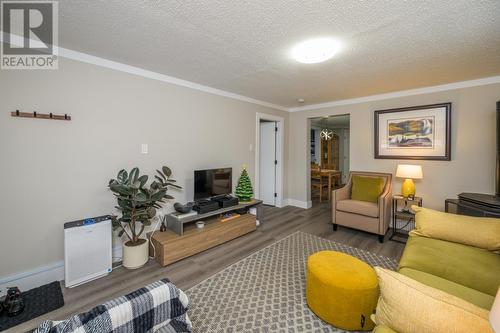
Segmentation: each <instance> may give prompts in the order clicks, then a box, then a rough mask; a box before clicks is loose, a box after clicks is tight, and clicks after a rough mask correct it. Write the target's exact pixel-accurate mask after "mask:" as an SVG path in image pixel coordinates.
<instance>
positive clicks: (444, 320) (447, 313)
mask: <svg viewBox="0 0 500 333" xmlns="http://www.w3.org/2000/svg"><path fill="white" fill-rule="evenodd" d="M375 271H376V272H377V276H378V279H379V286H380V297H379V300H378V304H377V309H376V314H375V315H374V316H372V320H373V321H374V322H375V323H376V324H377V325H385V326H388V327H390V328H391V329H393V330H395V331H397V332H399V333H449V332H454V333H493V331H492V329H491V328H490V325H489V323H488V315H489V312H488V311H487V310H485V309H482V308H480V307H478V306H475V305H474V304H472V303H469V302H467V301H464V300H462V299H460V298H458V297H455V296H453V295H450V294H447V293H445V292H444V291H441V290H438V289H434V288H431V287H428V286H426V285H424V284H422V283H420V282H417V281H416V280H413V279H410V278H409V277H406V276H404V275H402V274H399V273H396V272H393V271H389V270H387V269H383V268H380V267H375Z"/></svg>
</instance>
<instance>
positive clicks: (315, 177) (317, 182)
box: [311, 169, 328, 202]
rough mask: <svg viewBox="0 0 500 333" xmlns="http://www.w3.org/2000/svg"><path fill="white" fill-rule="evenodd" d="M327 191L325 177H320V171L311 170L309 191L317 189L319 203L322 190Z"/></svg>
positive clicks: (321, 199) (321, 197)
mask: <svg viewBox="0 0 500 333" xmlns="http://www.w3.org/2000/svg"><path fill="white" fill-rule="evenodd" d="M325 188H326V189H327V191H328V180H326V181H325V177H323V176H322V175H321V171H320V170H319V169H317V170H311V189H313V190H315V189H317V190H318V192H319V202H321V201H323V189H325Z"/></svg>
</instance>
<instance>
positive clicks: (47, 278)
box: [0, 244, 122, 296]
mask: <svg viewBox="0 0 500 333" xmlns="http://www.w3.org/2000/svg"><path fill="white" fill-rule="evenodd" d="M112 253H113V262H116V261H121V258H122V246H121V244H120V245H118V246H115V247H114V248H113V252H112ZM62 280H64V260H61V261H58V262H55V263H53V264H50V265H46V266H42V267H38V268H35V269H32V270H29V271H25V272H21V273H17V274H13V275H9V276H4V277H0V296H2V295H4V294H5V292H6V291H7V288H8V287H14V286H15V287H18V288H19V289H20V290H21V291H27V290H30V289H33V288H36V287H40V286H43V285H44V284H47V283H50V282H53V281H62Z"/></svg>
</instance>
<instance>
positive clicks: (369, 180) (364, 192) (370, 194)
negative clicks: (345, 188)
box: [351, 175, 384, 203]
mask: <svg viewBox="0 0 500 333" xmlns="http://www.w3.org/2000/svg"><path fill="white" fill-rule="evenodd" d="M383 190H384V178H382V177H371V176H357V175H354V176H352V189H351V199H352V200H359V201H367V202H374V203H377V202H378V198H379V197H380V195H381V194H382V191H383Z"/></svg>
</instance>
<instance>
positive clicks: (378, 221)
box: [332, 171, 392, 243]
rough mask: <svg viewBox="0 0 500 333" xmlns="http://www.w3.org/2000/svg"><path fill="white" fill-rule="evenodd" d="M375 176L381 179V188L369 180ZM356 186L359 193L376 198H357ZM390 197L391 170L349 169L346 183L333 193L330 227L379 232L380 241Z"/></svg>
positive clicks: (388, 214) (387, 223) (389, 214)
mask: <svg viewBox="0 0 500 333" xmlns="http://www.w3.org/2000/svg"><path fill="white" fill-rule="evenodd" d="M376 179H380V180H382V182H381V184H380V185H381V187H380V188H377V189H374V188H373V186H374V185H373V182H372V181H371V180H376ZM356 181H358V183H359V185H358V184H356ZM355 187H357V189H359V192H361V193H369V192H372V193H375V194H376V197H375V198H374V200H372V199H371V198H369V197H368V198H367V197H366V196H365V197H359V198H358V197H356V196H355V193H354V191H356V189H355ZM373 191H375V192H373ZM391 196H392V175H391V174H390V173H380V172H360V171H351V172H350V173H349V180H348V182H347V184H346V186H344V187H342V188H340V189H337V190H335V191H333V192H332V223H333V230H337V226H338V225H341V226H345V227H349V228H353V229H358V230H363V231H367V232H370V233H373V234H377V235H379V241H380V242H381V243H382V242H383V241H384V236H385V234H386V232H387V229H388V228H389V223H390V219H391Z"/></svg>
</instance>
